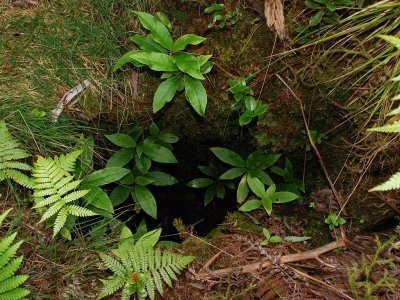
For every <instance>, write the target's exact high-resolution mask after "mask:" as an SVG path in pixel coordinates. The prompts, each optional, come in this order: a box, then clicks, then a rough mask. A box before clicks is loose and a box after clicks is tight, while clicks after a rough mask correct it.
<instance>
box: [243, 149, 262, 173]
mask: <svg viewBox="0 0 400 300" xmlns="http://www.w3.org/2000/svg"><path fill="white" fill-rule="evenodd" d="M263 157H264V155H263V154H261V153H259V152H253V153H251V154H250V155H249V157H248V158H247V161H246V166H247V168H249V169H255V168H257V167H258V166H259V165H261V163H262V161H263ZM253 177H254V176H253Z"/></svg>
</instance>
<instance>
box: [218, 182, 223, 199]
mask: <svg viewBox="0 0 400 300" xmlns="http://www.w3.org/2000/svg"><path fill="white" fill-rule="evenodd" d="M217 197H218V198H219V199H224V198H225V187H224V185H223V184H218V185H217Z"/></svg>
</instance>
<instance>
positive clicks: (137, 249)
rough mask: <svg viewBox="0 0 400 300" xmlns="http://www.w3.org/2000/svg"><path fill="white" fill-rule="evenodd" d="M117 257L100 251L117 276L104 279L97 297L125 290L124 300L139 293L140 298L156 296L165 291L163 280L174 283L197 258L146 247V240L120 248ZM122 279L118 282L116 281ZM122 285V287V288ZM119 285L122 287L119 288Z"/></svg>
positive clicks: (116, 253)
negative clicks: (102, 286) (144, 242)
mask: <svg viewBox="0 0 400 300" xmlns="http://www.w3.org/2000/svg"><path fill="white" fill-rule="evenodd" d="M113 253H114V254H115V255H116V258H113V257H111V256H108V255H106V254H102V253H101V254H100V258H101V260H102V261H103V263H104V264H105V265H106V266H107V267H108V268H109V269H111V270H112V271H113V273H114V274H113V275H112V276H111V277H109V278H108V279H107V280H103V282H104V288H103V290H102V292H101V293H100V295H99V297H98V298H97V299H101V298H103V297H105V296H107V295H111V294H112V293H114V292H116V291H117V290H118V289H120V288H122V287H123V283H125V286H124V287H123V290H122V298H121V299H130V296H131V295H132V294H134V293H137V295H138V298H139V299H145V298H146V297H147V296H148V297H149V298H150V299H152V300H153V299H155V293H156V291H158V292H159V293H160V294H161V295H162V293H163V286H162V283H163V281H164V282H166V283H167V284H168V285H169V286H172V279H173V280H177V276H176V274H179V273H180V272H181V271H182V270H183V269H184V268H185V267H186V266H187V265H188V264H189V263H190V262H191V261H192V260H193V259H194V257H192V256H179V255H176V254H174V253H171V252H167V251H161V250H160V249H152V248H150V249H149V248H145V247H144V246H143V243H138V244H136V245H132V247H126V245H124V247H120V248H118V249H116V250H114V251H113ZM116 282H118V284H116ZM118 286H119V287H118ZM117 287H118V288H117Z"/></svg>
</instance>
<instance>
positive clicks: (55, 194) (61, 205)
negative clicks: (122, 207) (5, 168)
mask: <svg viewBox="0 0 400 300" xmlns="http://www.w3.org/2000/svg"><path fill="white" fill-rule="evenodd" d="M81 152H82V151H74V152H71V153H68V154H65V155H60V156H55V157H54V158H44V157H42V156H39V157H38V159H37V161H36V162H35V163H34V166H33V169H32V177H33V189H34V192H33V197H34V200H35V206H34V207H35V208H38V209H39V208H40V209H41V210H42V211H41V212H42V213H43V214H42V218H41V219H40V221H39V222H43V221H45V220H48V219H50V218H55V221H54V228H53V237H55V236H56V235H57V234H58V233H59V232H61V234H62V235H63V236H64V237H65V236H67V237H68V238H69V237H70V234H69V230H68V229H66V228H64V226H65V225H66V223H67V220H68V217H69V216H77V217H88V216H94V215H96V213H94V212H93V211H91V210H89V209H87V208H84V207H81V206H79V205H77V204H79V200H80V199H81V198H82V197H83V196H85V195H86V194H87V193H88V192H89V190H79V185H80V184H81V180H74V177H73V176H72V175H71V174H70V172H72V173H73V172H74V168H75V161H76V159H77V157H78V156H79V154H80V153H81ZM43 208H45V210H44V212H43ZM71 220H72V219H71ZM64 229H65V230H64Z"/></svg>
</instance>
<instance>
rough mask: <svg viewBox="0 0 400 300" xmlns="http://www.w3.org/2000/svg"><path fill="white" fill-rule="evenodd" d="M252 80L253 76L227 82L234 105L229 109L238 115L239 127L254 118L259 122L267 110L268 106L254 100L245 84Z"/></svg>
mask: <svg viewBox="0 0 400 300" xmlns="http://www.w3.org/2000/svg"><path fill="white" fill-rule="evenodd" d="M252 79H253V76H248V77H247V78H239V79H238V80H233V79H231V80H228V84H229V89H228V91H229V92H231V93H232V95H233V99H235V103H234V104H232V106H231V109H232V110H236V111H238V112H239V113H240V117H239V125H240V126H244V125H248V124H250V123H251V121H253V119H254V118H258V120H260V119H261V118H262V117H263V116H264V115H265V112H266V111H267V109H268V104H263V103H262V102H261V101H259V100H256V99H254V97H253V94H254V92H253V90H252V89H251V88H250V87H248V86H247V84H248V83H249V82H250V81H251V80H252Z"/></svg>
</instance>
